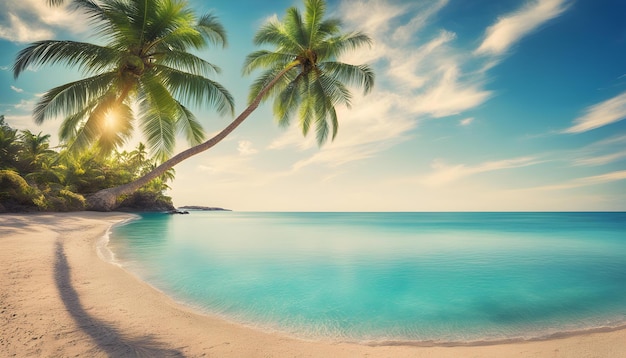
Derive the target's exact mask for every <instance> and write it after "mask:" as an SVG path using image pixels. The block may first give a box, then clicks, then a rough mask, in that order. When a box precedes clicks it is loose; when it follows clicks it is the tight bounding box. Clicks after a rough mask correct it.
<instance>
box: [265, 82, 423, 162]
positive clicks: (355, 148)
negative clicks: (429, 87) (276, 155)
mask: <svg viewBox="0 0 626 358" xmlns="http://www.w3.org/2000/svg"><path fill="white" fill-rule="evenodd" d="M397 101H398V98H397V97H396V95H394V94H392V93H385V92H381V93H372V94H370V95H369V96H367V97H363V96H358V97H357V98H355V100H354V101H353V102H354V103H353V104H354V105H353V107H352V109H346V108H338V110H337V112H338V117H339V119H340V122H339V132H338V134H337V138H336V139H335V141H334V142H332V143H327V144H326V145H325V146H323V147H322V148H320V149H319V150H315V151H314V152H313V154H312V155H311V156H310V157H308V158H305V159H301V160H299V161H297V162H296V163H295V164H294V165H293V169H294V170H299V169H301V168H303V167H306V166H308V165H312V164H325V165H328V166H331V167H336V166H338V165H341V164H345V163H348V162H351V161H355V160H361V159H365V158H369V157H371V156H373V155H375V154H376V153H378V152H380V151H383V150H385V149H388V148H389V147H390V146H392V145H394V144H396V143H399V142H401V141H404V140H406V139H407V138H408V134H407V132H408V131H410V130H411V129H413V128H415V126H416V122H415V121H414V120H412V119H411V118H410V117H405V116H403V115H398V114H394V110H395V109H396V108H397V107H396V106H397ZM294 146H295V147H297V148H299V150H301V151H305V150H310V149H314V148H316V142H315V138H314V136H313V135H309V136H308V137H307V138H302V132H301V130H300V128H299V127H297V126H295V125H294V126H292V127H290V128H289V129H288V130H287V131H286V132H285V133H284V134H283V135H281V136H280V137H279V138H277V139H276V140H274V141H273V142H272V143H271V144H270V145H269V149H284V148H287V147H294Z"/></svg>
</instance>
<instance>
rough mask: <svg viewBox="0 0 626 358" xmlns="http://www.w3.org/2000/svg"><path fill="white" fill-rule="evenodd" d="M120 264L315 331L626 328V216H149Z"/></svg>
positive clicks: (480, 335)
mask: <svg viewBox="0 0 626 358" xmlns="http://www.w3.org/2000/svg"><path fill="white" fill-rule="evenodd" d="M108 247H109V249H110V250H111V251H112V252H113V253H114V255H115V258H114V260H115V261H116V262H118V263H119V264H120V265H122V266H123V267H125V268H126V269H127V270H129V271H131V272H133V273H135V274H136V275H138V276H139V277H141V278H142V279H143V280H145V281H147V282H149V283H150V284H151V285H153V286H154V287H156V288H158V289H160V290H162V291H164V292H165V293H167V294H168V295H170V296H172V297H174V298H175V299H177V300H179V301H181V302H184V303H185V304H188V305H190V306H192V307H194V308H196V309H199V310H201V311H203V312H206V313H210V314H215V315H219V316H222V317H225V318H227V319H229V320H232V321H236V322H240V323H243V324H247V325H251V326H255V327H259V328H262V329H266V330H277V331H280V332H285V333H288V334H293V335H296V336H299V337H304V338H311V339H332V340H348V341H437V342H471V341H482V340H500V339H516V338H538V337H545V336H548V335H551V334H554V333H560V332H569V331H578V330H585V329H592V328H599V327H617V326H621V325H624V324H626V213H240V212H200V211H192V212H191V214H190V215H166V214H149V215H143V216H142V218H141V219H140V220H136V221H132V222H129V223H126V224H124V225H120V226H116V227H115V228H114V229H113V230H112V233H111V235H110V241H109V245H108Z"/></svg>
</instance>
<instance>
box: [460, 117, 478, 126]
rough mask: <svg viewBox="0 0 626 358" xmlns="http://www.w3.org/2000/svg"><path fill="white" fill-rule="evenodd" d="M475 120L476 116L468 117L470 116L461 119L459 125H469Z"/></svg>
mask: <svg viewBox="0 0 626 358" xmlns="http://www.w3.org/2000/svg"><path fill="white" fill-rule="evenodd" d="M473 122H474V117H468V118H464V119H461V120H460V121H459V125H461V126H469V125H470V124H472V123H473Z"/></svg>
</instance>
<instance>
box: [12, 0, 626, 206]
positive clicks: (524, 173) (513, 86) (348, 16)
mask: <svg viewBox="0 0 626 358" xmlns="http://www.w3.org/2000/svg"><path fill="white" fill-rule="evenodd" d="M0 3H2V8H3V9H6V11H3V13H2V14H0V98H1V100H0V113H3V114H5V117H6V120H7V121H8V122H9V124H10V125H12V126H14V127H16V128H29V129H31V130H32V131H34V132H38V131H43V132H45V133H53V134H55V133H56V132H57V130H58V126H59V123H60V120H52V121H49V122H47V123H44V124H43V125H42V126H41V127H38V126H36V125H35V124H34V123H33V121H32V119H31V117H30V113H31V111H32V108H33V105H34V103H35V102H36V101H37V98H38V96H40V95H41V93H43V92H44V91H46V90H48V89H50V88H52V87H53V86H57V85H59V84H61V83H64V82H66V81H69V80H71V79H74V78H78V77H79V76H80V73H77V72H76V71H73V70H69V69H66V68H64V67H63V66H54V67H43V68H37V69H31V70H30V71H28V72H26V73H25V74H24V75H23V76H21V77H20V78H19V79H18V80H17V81H16V80H14V79H13V77H12V73H11V65H12V62H13V59H14V58H15V54H16V53H17V52H18V51H19V50H20V49H21V48H23V47H24V46H25V44H27V43H28V42H31V41H35V40H40V39H52V38H55V39H76V40H89V41H94V39H93V38H90V37H89V28H88V26H87V24H86V22H85V21H84V20H83V19H82V18H81V17H80V16H79V15H77V14H68V13H67V12H65V10H63V9H50V8H47V7H46V6H45V5H44V4H43V3H44V1H43V0H20V1H17V0H0ZM190 3H191V4H192V5H193V6H194V8H196V9H197V11H198V12H199V13H204V12H208V11H210V12H213V13H215V14H216V15H217V16H218V18H219V19H220V20H221V21H222V23H223V24H224V26H225V28H226V30H227V32H228V35H229V46H228V48H226V49H220V48H211V49H209V50H207V51H204V52H202V53H199V54H200V55H201V56H202V57H203V58H206V59H208V60H209V61H211V62H212V63H214V64H216V65H218V66H220V67H221V68H222V73H221V74H219V75H217V76H216V77H215V78H214V79H216V80H217V81H219V82H220V83H222V84H223V85H224V86H225V87H227V88H228V89H229V90H230V91H231V92H232V93H233V95H234V97H235V100H236V102H237V109H238V112H239V111H240V110H241V109H243V108H244V106H245V102H246V98H247V90H248V86H249V85H250V83H251V82H252V80H253V77H242V76H241V66H242V64H243V59H244V57H245V55H246V54H248V53H249V52H251V51H253V50H254V49H255V48H254V47H253V45H252V40H251V39H252V37H253V35H254V33H255V31H256V29H258V27H259V26H260V25H261V24H262V23H263V22H264V21H266V19H268V18H270V17H272V16H278V17H279V18H281V17H282V15H283V14H284V12H285V9H286V8H287V7H289V6H301V3H300V2H299V1H291V0H290V1H282V0H281V1H271V2H259V1H236V2H234V1H233V2H224V1H201V0H193V1H190ZM328 8H329V9H328V12H329V15H330V16H334V17H339V18H341V19H342V20H343V22H344V27H345V29H346V30H353V29H358V30H361V31H363V32H365V33H367V34H368V35H370V36H371V37H372V39H373V40H374V44H373V46H372V47H371V48H364V49H362V50H359V51H358V52H353V53H349V54H347V55H346V56H345V57H344V58H342V60H343V61H345V62H349V63H353V64H360V63H368V64H370V66H372V67H373V68H374V69H375V72H376V76H377V81H376V87H375V89H374V90H373V91H372V93H370V94H369V95H367V96H366V97H362V96H361V95H360V93H359V92H358V91H355V92H354V100H353V106H352V108H351V109H346V108H340V109H338V110H339V116H340V128H339V134H338V136H337V138H336V140H335V141H334V142H333V143H328V144H326V145H325V146H323V147H322V148H318V147H317V146H316V144H315V141H314V138H313V137H307V138H304V137H303V136H302V135H301V133H300V132H299V130H298V129H297V128H287V129H284V128H279V127H278V126H277V125H276V124H275V122H274V119H273V117H272V113H271V106H270V105H265V106H263V107H261V108H259V109H258V110H257V111H256V112H255V113H254V114H253V115H252V116H251V117H250V118H248V120H247V121H246V122H245V123H244V124H243V125H242V126H241V127H240V128H238V129H237V130H236V131H235V132H234V133H233V134H231V136H230V137H229V138H228V139H227V140H225V141H224V142H222V143H220V144H219V145H218V146H217V147H215V148H213V149H211V150H210V151H208V152H206V153H203V154H201V155H199V156H197V157H195V158H192V159H190V160H188V161H186V162H184V163H181V164H180V165H178V166H177V167H176V171H177V176H176V181H175V183H173V185H172V190H171V191H170V193H169V194H170V195H172V196H173V198H174V201H175V204H176V205H179V206H180V205H192V204H197V205H215V206H222V207H227V208H232V209H235V210H242V211H243V210H263V211H265V210H267V211H291V210H295V211H500V210H504V211H518V210H520V211H525V210H537V211H544V210H550V211H552V210H555V211H560V210H622V211H623V210H626V121H624V119H626V23H625V22H624V21H623V14H626V2H624V1H622V0H600V1H596V0H533V1H527V0H503V1H492V0H472V1H466V0H424V1H394V0H345V1H344V0H334V1H329V2H328ZM242 10H243V11H242ZM195 112H196V114H197V116H198V117H199V118H201V120H202V123H203V125H204V126H205V129H206V131H207V132H208V133H215V132H217V131H218V130H220V129H221V128H223V127H224V126H225V125H226V124H227V123H228V122H229V120H230V118H224V117H219V116H218V115H217V114H216V113H215V112H213V111H211V110H209V109H206V108H198V109H196V110H195ZM139 140H140V138H139V137H137V139H136V141H139ZM133 144H134V143H130V144H129V145H133ZM178 145H179V149H180V150H182V149H184V148H185V145H184V141H182V140H180V141H179V144H178Z"/></svg>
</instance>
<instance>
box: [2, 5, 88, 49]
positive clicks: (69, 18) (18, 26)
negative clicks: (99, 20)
mask: <svg viewBox="0 0 626 358" xmlns="http://www.w3.org/2000/svg"><path fill="white" fill-rule="evenodd" d="M66 7H67V5H65V6H59V7H51V6H47V5H46V2H45V1H40V0H20V1H8V2H5V4H4V6H3V14H0V38H2V39H6V40H9V41H13V42H32V41H38V40H44V39H50V38H54V33H55V30H58V29H66V30H70V31H71V32H73V33H81V32H84V31H86V30H87V22H86V19H80V20H78V19H77V17H80V18H84V15H82V14H80V13H76V12H69V11H67V10H66Z"/></svg>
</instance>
